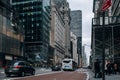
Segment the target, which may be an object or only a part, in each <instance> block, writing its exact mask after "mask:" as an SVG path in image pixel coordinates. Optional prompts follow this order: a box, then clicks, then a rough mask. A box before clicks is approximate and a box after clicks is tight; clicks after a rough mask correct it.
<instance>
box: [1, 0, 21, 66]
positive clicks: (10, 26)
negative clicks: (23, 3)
mask: <svg viewBox="0 0 120 80" xmlns="http://www.w3.org/2000/svg"><path fill="white" fill-rule="evenodd" d="M12 14H16V13H14V11H13V10H12V6H11V5H10V1H9V0H0V66H4V65H5V64H6V63H7V62H9V61H11V60H14V59H18V58H19V59H20V58H23V57H22V56H23V29H22V28H21V26H20V25H19V23H18V22H17V21H18V17H17V16H14V17H13V15H12Z"/></svg>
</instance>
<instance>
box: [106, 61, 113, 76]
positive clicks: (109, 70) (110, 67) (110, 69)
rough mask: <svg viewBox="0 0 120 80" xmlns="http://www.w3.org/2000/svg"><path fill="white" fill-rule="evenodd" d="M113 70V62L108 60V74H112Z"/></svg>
mask: <svg viewBox="0 0 120 80" xmlns="http://www.w3.org/2000/svg"><path fill="white" fill-rule="evenodd" d="M111 71H112V66H111V63H110V62H108V63H107V73H108V75H110V74H111Z"/></svg>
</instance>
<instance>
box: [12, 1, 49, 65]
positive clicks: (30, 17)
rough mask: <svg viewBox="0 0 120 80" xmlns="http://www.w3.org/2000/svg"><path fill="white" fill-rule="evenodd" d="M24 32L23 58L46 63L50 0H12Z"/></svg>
mask: <svg viewBox="0 0 120 80" xmlns="http://www.w3.org/2000/svg"><path fill="white" fill-rule="evenodd" d="M12 5H13V8H14V10H16V11H18V12H19V23H20V24H22V27H23V28H24V30H25V40H24V44H25V57H27V58H28V59H29V60H32V61H39V62H44V63H46V62H47V60H48V58H47V55H48V53H49V52H48V50H49V37H50V36H49V35H50V0H12Z"/></svg>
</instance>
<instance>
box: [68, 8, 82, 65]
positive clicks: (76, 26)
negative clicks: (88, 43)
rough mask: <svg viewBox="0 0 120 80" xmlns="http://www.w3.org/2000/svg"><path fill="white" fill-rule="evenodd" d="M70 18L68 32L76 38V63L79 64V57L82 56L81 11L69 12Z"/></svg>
mask: <svg viewBox="0 0 120 80" xmlns="http://www.w3.org/2000/svg"><path fill="white" fill-rule="evenodd" d="M70 16H71V21H70V30H71V31H72V32H73V33H74V34H75V35H76V36H77V53H78V55H79V57H78V58H79V59H78V63H80V57H81V54H82V11H81V10H74V11H71V13H70Z"/></svg>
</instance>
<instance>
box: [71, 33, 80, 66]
mask: <svg viewBox="0 0 120 80" xmlns="http://www.w3.org/2000/svg"><path fill="white" fill-rule="evenodd" d="M70 39H71V43H70V45H71V54H72V56H71V57H72V59H73V60H74V61H75V62H76V63H77V64H78V53H77V37H76V35H75V34H73V32H71V33H70Z"/></svg>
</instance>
